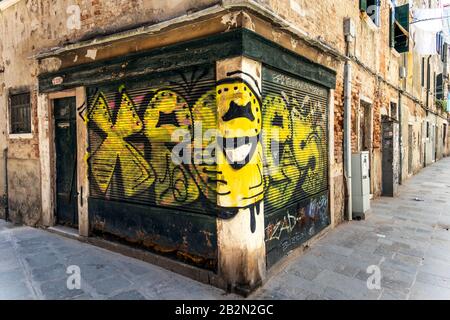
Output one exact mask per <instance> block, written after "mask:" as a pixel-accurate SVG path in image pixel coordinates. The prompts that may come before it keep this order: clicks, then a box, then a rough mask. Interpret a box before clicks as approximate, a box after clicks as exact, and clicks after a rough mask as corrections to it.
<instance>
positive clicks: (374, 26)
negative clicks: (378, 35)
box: [361, 12, 380, 31]
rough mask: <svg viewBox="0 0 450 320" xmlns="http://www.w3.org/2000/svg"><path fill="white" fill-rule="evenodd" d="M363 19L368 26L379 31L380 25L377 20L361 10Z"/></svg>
mask: <svg viewBox="0 0 450 320" xmlns="http://www.w3.org/2000/svg"><path fill="white" fill-rule="evenodd" d="M361 19H363V20H364V21H365V22H366V24H367V26H368V27H369V28H370V29H371V30H372V31H378V30H379V29H380V27H379V26H377V25H376V24H375V22H373V20H372V19H371V18H370V17H369V15H368V14H367V13H366V12H361Z"/></svg>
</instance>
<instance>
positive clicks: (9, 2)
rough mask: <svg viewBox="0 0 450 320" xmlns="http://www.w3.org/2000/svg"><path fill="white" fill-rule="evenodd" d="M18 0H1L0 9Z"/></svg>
mask: <svg viewBox="0 0 450 320" xmlns="http://www.w3.org/2000/svg"><path fill="white" fill-rule="evenodd" d="M19 1H20V0H3V1H2V2H0V11H3V10H6V9H8V8H9V7H11V6H13V5H15V4H16V3H17V2H19Z"/></svg>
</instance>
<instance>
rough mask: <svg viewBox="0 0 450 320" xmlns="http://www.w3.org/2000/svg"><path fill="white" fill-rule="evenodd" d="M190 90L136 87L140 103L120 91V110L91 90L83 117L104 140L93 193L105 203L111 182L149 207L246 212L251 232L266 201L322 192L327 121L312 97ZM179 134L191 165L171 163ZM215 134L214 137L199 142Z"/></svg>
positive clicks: (274, 206)
mask: <svg viewBox="0 0 450 320" xmlns="http://www.w3.org/2000/svg"><path fill="white" fill-rule="evenodd" d="M192 78H195V77H192ZM183 79H186V77H183ZM186 88H187V89H186ZM186 88H184V86H181V85H179V86H177V85H167V86H166V87H163V88H160V87H156V88H153V87H150V88H149V89H142V88H139V90H138V92H139V95H140V96H139V97H141V95H142V92H144V91H145V93H144V94H145V97H146V98H145V99H144V100H142V99H141V98H139V100H137V96H136V97H135V98H136V101H143V102H140V104H139V107H136V106H135V103H134V102H133V99H132V98H131V97H130V96H129V95H128V93H127V92H126V91H125V88H124V86H122V87H120V88H119V93H120V105H118V107H116V108H114V105H113V104H112V103H111V104H109V103H108V100H107V99H106V97H105V95H104V94H103V93H102V92H100V93H97V94H95V96H94V97H93V99H92V100H91V103H90V104H89V107H88V108H87V120H88V122H89V130H90V131H94V132H95V133H94V134H95V137H96V138H95V139H94V140H95V141H100V142H98V143H97V144H98V145H97V146H96V147H95V150H93V152H92V156H91V157H90V159H89V164H90V172H91V176H92V179H93V180H94V181H95V184H92V185H91V188H97V189H96V190H98V191H96V192H97V194H103V195H105V197H106V198H108V197H107V196H106V195H107V193H108V190H109V189H111V188H112V187H111V182H112V181H113V180H114V179H115V177H117V180H118V181H120V182H121V184H119V185H118V186H116V185H114V188H117V190H115V194H116V195H118V199H119V200H122V198H125V200H126V201H128V202H133V201H134V199H136V201H137V196H139V203H142V201H144V202H145V201H147V200H146V199H147V198H146V197H148V198H151V199H152V201H148V202H145V203H146V204H147V203H148V204H149V205H157V206H163V207H177V208H186V209H190V208H192V207H193V206H195V205H197V206H198V207H203V208H206V207H207V208H208V210H210V208H214V209H217V210H216V212H217V214H218V216H219V217H220V218H223V219H231V218H233V217H234V216H235V215H236V214H238V212H239V210H241V209H249V212H250V217H249V220H250V227H251V231H252V232H255V230H256V215H257V214H260V207H261V206H260V203H261V202H262V201H263V200H265V207H266V208H269V210H273V211H277V210H278V211H279V210H281V209H284V208H286V207H289V206H291V205H295V204H296V203H299V200H301V201H302V200H303V199H305V198H307V197H311V196H314V195H316V194H318V193H319V192H321V191H324V188H326V174H327V171H326V161H327V160H326V159H327V154H326V142H324V141H326V134H325V133H326V131H325V129H324V124H325V123H326V119H325V118H324V116H323V115H321V112H322V113H323V106H321V105H319V104H318V103H317V101H316V100H314V99H310V98H309V96H308V94H303V96H300V95H299V94H297V93H296V92H292V93H290V94H286V93H285V92H283V91H281V89H280V90H278V89H277V90H274V92H270V93H268V94H265V98H264V100H262V98H261V94H259V90H258V87H257V85H256V87H255V86H252V85H250V84H249V83H247V82H246V81H244V80H242V79H240V78H233V79H227V80H224V81H221V82H219V83H216V84H213V83H212V82H209V83H207V85H201V86H198V87H197V86H195V85H187V86H186ZM262 101H263V102H262ZM298 101H301V103H299V102H298ZM114 119H115V120H114ZM177 130H184V131H185V132H189V133H190V135H191V136H190V139H192V140H191V141H188V142H187V149H188V151H189V158H191V163H182V164H176V163H174V162H173V161H172V154H173V150H174V147H175V145H176V144H177V141H173V134H174V133H175V132H176V131H177ZM197 130H198V131H199V133H200V136H201V137H202V138H203V139H202V140H201V143H200V144H198V143H197V141H195V138H196V134H195V133H196V131H197ZM211 130H215V131H216V133H217V134H216V135H211V136H208V137H207V136H205V135H206V134H207V133H208V132H209V131H211ZM98 137H100V139H99V138H98ZM197 137H198V136H197ZM142 144H145V145H146V147H145V148H144V147H142V146H141V145H142ZM147 145H148V148H147ZM264 161H265V163H264ZM93 193H95V192H93ZM122 195H123V196H122ZM142 199H144V200H142ZM203 210H205V209H203ZM269 210H266V211H269ZM293 216H294V215H293ZM288 229H290V228H288ZM288 229H286V228H281V229H277V230H278V231H279V230H288ZM275 238H276V237H275Z"/></svg>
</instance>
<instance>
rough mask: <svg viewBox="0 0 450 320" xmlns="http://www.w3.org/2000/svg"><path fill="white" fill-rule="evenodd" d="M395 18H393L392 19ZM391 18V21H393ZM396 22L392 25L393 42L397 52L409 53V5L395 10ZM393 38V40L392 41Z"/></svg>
mask: <svg viewBox="0 0 450 320" xmlns="http://www.w3.org/2000/svg"><path fill="white" fill-rule="evenodd" d="M392 18H393V17H392ZM392 18H391V19H392ZM395 21H397V23H398V24H399V25H401V26H402V28H403V29H404V30H405V31H406V32H407V33H406V34H405V33H404V31H403V30H401V28H399V27H398V26H397V25H395ZM395 21H394V23H392V27H391V28H392V30H393V31H392V33H393V35H392V33H391V41H393V43H394V45H393V47H395V50H397V52H399V53H404V52H408V51H409V4H405V5H403V6H398V7H396V8H395ZM392 37H393V39H392Z"/></svg>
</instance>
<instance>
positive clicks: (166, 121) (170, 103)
mask: <svg viewBox="0 0 450 320" xmlns="http://www.w3.org/2000/svg"><path fill="white" fill-rule="evenodd" d="M144 121H145V134H146V136H147V137H148V138H149V139H150V141H158V142H171V141H172V134H173V133H174V132H175V131H176V130H179V129H184V130H191V128H192V117H191V113H190V110H189V106H188V104H187V102H186V100H185V99H184V98H183V97H181V96H180V95H178V94H177V93H176V92H174V91H171V90H160V91H157V92H156V94H155V95H154V97H153V98H152V99H151V101H150V104H149V106H148V108H147V110H146V111H145V116H144Z"/></svg>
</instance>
